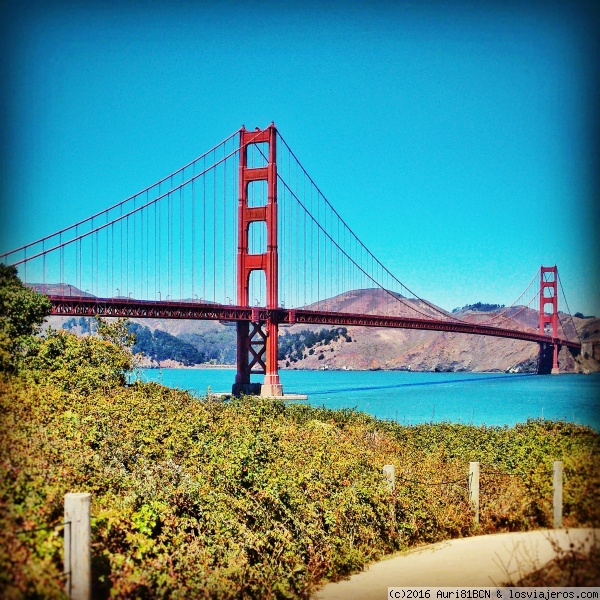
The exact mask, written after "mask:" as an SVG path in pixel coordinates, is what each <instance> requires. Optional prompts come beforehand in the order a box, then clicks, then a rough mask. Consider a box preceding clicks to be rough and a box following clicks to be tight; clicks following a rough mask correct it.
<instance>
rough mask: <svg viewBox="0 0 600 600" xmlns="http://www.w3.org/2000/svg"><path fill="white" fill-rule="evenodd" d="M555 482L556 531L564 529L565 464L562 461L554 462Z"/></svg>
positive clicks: (553, 501)
mask: <svg viewBox="0 0 600 600" xmlns="http://www.w3.org/2000/svg"><path fill="white" fill-rule="evenodd" d="M553 471H554V481H553V486H552V487H553V491H554V494H553V498H552V506H553V508H554V529H559V528H560V527H562V510H563V463H562V460H555V461H554V468H553Z"/></svg>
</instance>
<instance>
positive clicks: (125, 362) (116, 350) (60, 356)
mask: <svg viewBox="0 0 600 600" xmlns="http://www.w3.org/2000/svg"><path fill="white" fill-rule="evenodd" d="M105 325H107V324H105ZM108 327H113V325H108ZM23 364H24V367H25V368H24V376H25V377H26V378H27V379H28V380H30V381H33V382H35V383H50V384H54V385H55V386H56V387H58V388H60V389H62V390H65V391H76V392H81V393H85V394H89V393H91V392H93V391H94V390H97V389H103V390H105V391H108V390H110V389H113V388H117V387H122V386H124V385H125V383H126V381H127V373H128V372H129V371H131V369H132V368H133V355H132V354H131V351H130V349H129V348H127V347H122V346H119V345H117V344H115V343H113V342H112V341H109V340H106V339H101V338H99V337H95V336H83V337H79V336H77V335H75V334H73V333H69V332H67V331H63V330H58V331H57V330H55V329H50V330H49V331H48V332H47V333H46V335H45V336H44V337H43V338H37V339H36V340H35V341H34V342H33V343H32V344H31V347H30V349H29V352H28V354H27V356H26V357H24V359H23Z"/></svg>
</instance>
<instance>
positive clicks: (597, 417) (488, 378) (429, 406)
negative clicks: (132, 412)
mask: <svg viewBox="0 0 600 600" xmlns="http://www.w3.org/2000/svg"><path fill="white" fill-rule="evenodd" d="M280 376H281V381H282V384H283V389H284V392H285V393H298V394H308V403H309V404H312V405H314V406H326V407H328V408H356V409H358V410H361V411H364V412H367V413H369V414H371V415H374V416H376V417H379V418H382V419H391V420H394V421H398V422H399V423H402V424H416V423H428V422H431V421H434V422H435V421H452V422H461V423H474V424H475V425H482V424H485V425H514V424H515V423H522V422H524V421H526V420H527V419H528V418H540V417H541V418H546V419H562V420H566V421H570V422H574V423H580V424H584V425H590V426H591V427H593V428H594V429H596V430H597V431H600V414H599V413H600V402H599V399H600V374H598V373H597V374H594V375H507V374H497V373H411V372H403V371H280ZM140 377H141V378H142V379H146V380H149V381H159V382H160V383H163V384H164V385H168V386H170V387H177V388H181V389H186V390H191V391H194V392H196V393H198V394H205V393H206V390H207V388H208V387H210V389H211V390H212V391H213V392H225V391H231V384H232V383H233V380H234V377H235V371H234V370H230V369H162V370H159V369H142V370H141V372H140Z"/></svg>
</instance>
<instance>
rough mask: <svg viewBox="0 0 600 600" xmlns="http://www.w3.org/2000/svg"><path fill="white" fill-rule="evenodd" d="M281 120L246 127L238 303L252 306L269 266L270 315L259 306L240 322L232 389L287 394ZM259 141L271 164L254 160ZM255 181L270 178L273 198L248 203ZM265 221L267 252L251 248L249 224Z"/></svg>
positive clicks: (242, 145) (269, 190) (242, 136)
mask: <svg viewBox="0 0 600 600" xmlns="http://www.w3.org/2000/svg"><path fill="white" fill-rule="evenodd" d="M276 135H277V130H276V129H275V125H274V124H273V123H271V125H270V126H269V127H267V128H266V129H263V130H262V131H261V130H260V129H257V130H255V131H246V129H245V128H244V127H242V129H241V130H240V165H239V201H238V254H237V304H238V305H239V306H250V296H249V286H250V274H251V273H252V272H253V271H263V272H264V274H265V279H266V292H267V306H266V308H267V318H266V321H263V322H261V320H260V319H259V310H258V309H257V308H254V309H253V310H252V320H251V321H250V322H248V321H238V322H237V374H236V377H235V383H234V385H233V388H232V392H233V394H235V395H239V394H258V393H260V395H262V396H282V395H283V389H282V386H281V382H280V380H279V370H278V364H277V345H278V323H277V308H278V290H277V283H278V273H277V267H278V254H277V161H276V156H277V155H276ZM253 144H261V145H264V144H267V145H268V162H267V165H266V166H261V167H249V166H248V148H249V147H250V146H252V145H253ZM254 181H266V182H267V203H266V204H265V205H264V206H248V186H249V184H250V183H251V182H254ZM256 222H263V223H265V225H266V230H267V247H266V252H264V253H261V254H250V250H249V246H248V244H249V235H248V234H249V229H250V225H251V223H256ZM251 374H264V376H265V379H264V383H263V384H262V385H260V384H258V383H251V381H250V375H251Z"/></svg>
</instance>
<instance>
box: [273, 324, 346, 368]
mask: <svg viewBox="0 0 600 600" xmlns="http://www.w3.org/2000/svg"><path fill="white" fill-rule="evenodd" d="M340 337H342V338H344V339H345V340H346V341H347V342H351V341H352V338H351V337H350V335H348V329H346V327H335V328H333V329H321V331H311V330H310V329H303V330H302V331H300V332H298V333H290V332H289V331H286V332H285V333H284V335H282V336H280V337H279V351H278V356H277V358H278V359H279V360H288V361H289V362H291V363H295V362H297V361H298V360H300V359H301V358H306V354H305V350H307V349H309V351H308V354H314V347H315V346H327V345H329V344H331V342H337V341H338V340H339V339H340ZM311 350H312V352H311Z"/></svg>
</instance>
